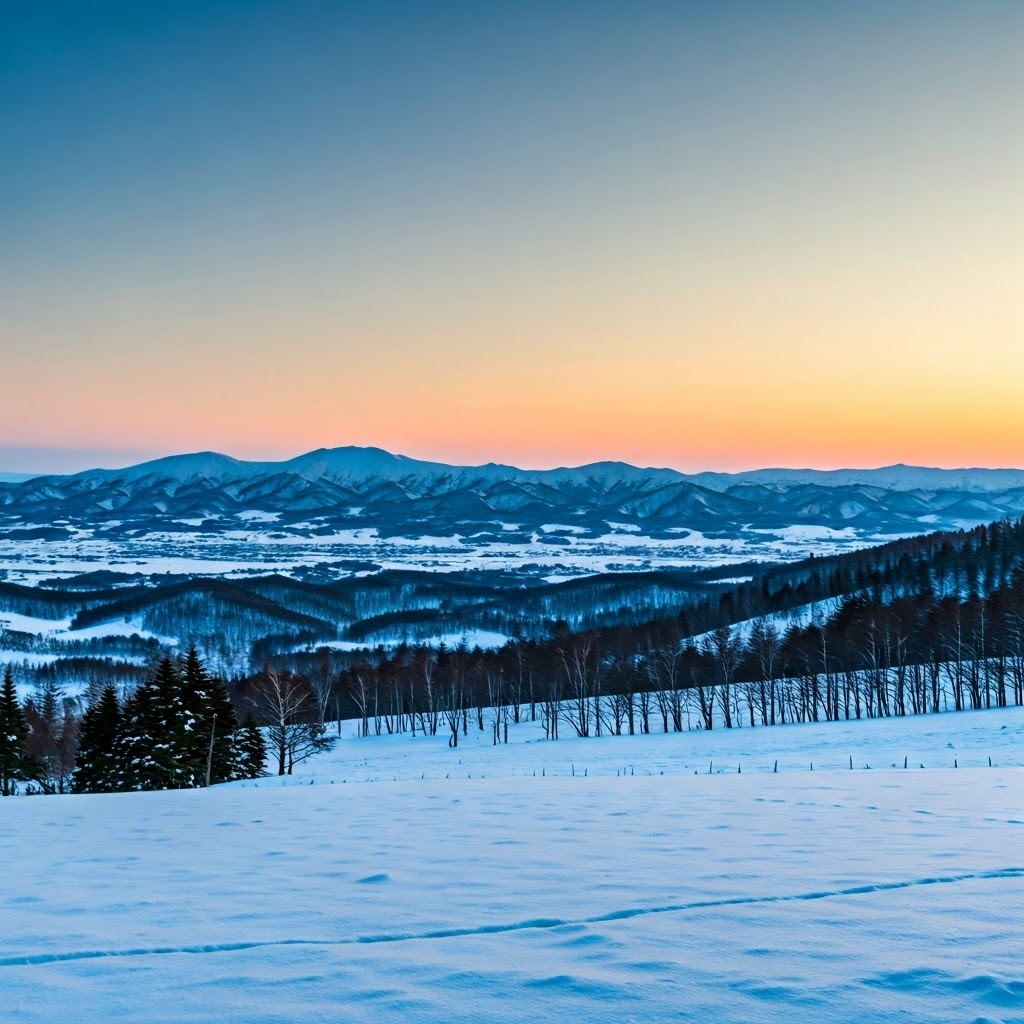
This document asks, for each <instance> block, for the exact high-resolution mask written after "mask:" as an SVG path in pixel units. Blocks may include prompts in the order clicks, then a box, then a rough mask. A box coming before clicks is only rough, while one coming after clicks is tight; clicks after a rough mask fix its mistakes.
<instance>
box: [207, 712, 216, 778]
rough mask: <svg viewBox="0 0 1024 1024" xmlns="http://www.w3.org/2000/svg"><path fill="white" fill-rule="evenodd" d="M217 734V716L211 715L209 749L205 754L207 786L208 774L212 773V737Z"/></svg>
mask: <svg viewBox="0 0 1024 1024" xmlns="http://www.w3.org/2000/svg"><path fill="white" fill-rule="evenodd" d="M216 734H217V716H216V715H214V716H213V721H212V722H211V723H210V750H209V752H208V753H207V755H206V785H207V788H209V785H210V775H211V774H212V773H213V737H214V736H215V735H216Z"/></svg>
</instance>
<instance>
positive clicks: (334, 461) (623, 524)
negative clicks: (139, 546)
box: [0, 447, 1024, 537]
mask: <svg viewBox="0 0 1024 1024" xmlns="http://www.w3.org/2000/svg"><path fill="white" fill-rule="evenodd" d="M1022 513H1024V471H1022V470H1017V469H952V470H947V469H930V468H924V467H915V466H887V467H884V468H881V469H870V470H863V469H841V470H810V469H761V470H754V471H751V472H745V473H696V474H689V475H688V474H684V473H680V472H678V471H676V470H673V469H658V468H640V467H636V466H631V465H628V464H626V463H621V462H599V463H594V464H592V465H587V466H579V467H576V468H563V469H551V470H523V469H518V468H516V467H514V466H502V465H496V464H494V463H488V464H487V465H483V466H451V465H446V464H444V463H436V462H425V461H421V460H418V459H411V458H407V457H405V456H402V455H393V454H391V453H390V452H386V451H384V450H382V449H380V448H357V447H345V448H332V449H320V450H318V451H313V452H308V453H307V454H305V455H300V456H298V457H297V458H294V459H288V460H285V461H281V462H246V461H242V460H239V459H233V458H230V457H229V456H226V455H220V454H218V453H216V452H200V453H196V454H191V455H175V456H170V457H168V458H163V459H157V460H155V461H152V462H145V463H142V464H140V465H137V466H130V467H127V468H124V469H95V470H88V471H86V472H82V473H76V474H73V475H69V476H43V477H35V478H32V479H29V480H13V481H6V482H2V483H0V516H3V517H4V520H5V521H4V520H0V529H2V528H3V526H7V527H8V528H10V527H12V526H17V527H19V528H21V527H25V526H28V525H31V526H34V527H49V526H51V525H52V524H53V523H54V522H57V521H62V522H65V523H67V524H70V525H72V526H77V527H82V528H89V527H92V526H95V525H97V524H100V523H106V524H110V523H111V521H115V525H114V526H113V527H110V526H109V525H108V528H112V529H115V530H123V531H129V530H131V531H136V532H139V531H143V532H144V531H151V530H154V529H159V528H161V526H165V525H167V524H168V523H169V522H174V521H180V520H187V521H190V522H191V521H199V520H202V521H203V522H204V530H205V531H206V532H210V531H214V532H216V531H218V530H225V531H226V530H234V529H237V528H238V525H239V520H240V517H241V519H242V520H243V521H244V522H245V523H246V525H247V528H250V529H265V530H270V529H274V530H280V529H285V530H287V529H295V528H297V527H298V524H304V525H308V523H309V521H310V520H311V519H315V520H316V522H317V529H318V530H319V531H320V532H324V531H328V530H330V529H346V530H351V529H364V528H371V529H375V530H377V531H378V532H379V533H380V535H381V536H409V537H418V536H426V535H433V536H453V535H459V536H463V537H464V536H467V535H468V534H472V533H473V532H474V531H475V532H477V533H480V532H493V531H495V530H496V529H497V530H498V531H499V532H500V531H501V530H502V529H507V525H511V526H512V527H514V528H515V529H517V530H519V531H527V532H530V531H537V530H540V529H542V528H543V527H545V526H552V525H556V526H557V525H559V524H564V525H567V526H569V527H572V530H573V531H574V532H575V533H577V534H579V535H581V536H582V535H590V536H601V535H602V534H603V533H607V532H608V530H609V528H610V527H609V524H610V523H612V524H618V525H617V528H621V529H625V530H634V531H639V532H642V533H643V534H645V535H649V536H664V537H668V536H671V535H673V534H678V533H679V532H680V531H684V530H701V531H705V532H706V531H719V532H720V531H727V532H728V531H736V530H742V529H754V530H756V529H770V530H780V529H786V528H789V527H794V526H805V527H806V526H810V527H827V528H831V529H847V528H851V527H852V528H855V529H856V530H858V531H862V532H863V531H870V532H872V533H875V534H886V533H889V534H892V533H914V532H925V531H927V530H933V529H959V528H964V527H971V526H974V525H976V524H978V523H982V522H989V521H992V520H994V519H997V518H1000V517H1002V516H1009V517H1014V516H1019V515H1021V514H1022ZM503 524H506V525H504V526H503Z"/></svg>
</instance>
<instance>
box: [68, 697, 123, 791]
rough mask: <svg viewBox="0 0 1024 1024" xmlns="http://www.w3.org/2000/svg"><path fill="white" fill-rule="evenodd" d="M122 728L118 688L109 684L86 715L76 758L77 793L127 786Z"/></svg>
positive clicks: (75, 780)
mask: <svg viewBox="0 0 1024 1024" xmlns="http://www.w3.org/2000/svg"><path fill="white" fill-rule="evenodd" d="M122 731H123V719H122V712H121V705H120V704H119V702H118V699H117V691H116V690H115V689H114V687H113V686H112V685H108V686H106V687H105V688H104V689H103V691H102V692H101V693H100V696H99V699H98V700H96V701H95V702H94V703H92V704H90V705H89V707H88V709H87V710H86V712H85V714H84V715H83V716H82V724H81V726H80V731H79V745H78V756H77V758H76V761H75V778H74V790H75V792H76V793H113V792H116V791H117V790H119V789H121V788H123V784H124V772H123V769H122V764H121V756H122V753H123V751H122V747H121V740H122Z"/></svg>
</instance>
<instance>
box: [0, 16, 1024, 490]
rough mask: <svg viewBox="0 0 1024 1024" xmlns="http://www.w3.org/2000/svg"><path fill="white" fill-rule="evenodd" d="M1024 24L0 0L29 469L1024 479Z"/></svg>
mask: <svg viewBox="0 0 1024 1024" xmlns="http://www.w3.org/2000/svg"><path fill="white" fill-rule="evenodd" d="M1022 54H1024V4H1022V3H1020V2H1017V0H1005V2H987V0H963V2H960V3H946V2H942V0H922V2H920V3H903V2H898V0H885V2H879V3H871V2H864V3H855V4H833V3H821V2H819V0H815V2H808V3H785V2H773V3H770V4H768V3H762V2H756V3H730V2H728V0H725V2H717V0H716V2H713V3H712V2H708V3H684V2H676V3H648V2H638V3H602V2H599V0H586V2H578V3H568V2H557V0H553V2H548V3H530V2H493V3H491V2H487V3H483V2H469V3H445V2H430V3H428V2H416V3H412V2H410V3H393V2H373V3H365V4H363V3H354V2H347V3H341V2H324V3H314V2H307V0H287V2H283V0H282V2H259V0H255V2H254V0H247V2H244V3H226V2H219V3H218V2H215V0H207V2H190V0H173V2H162V0H145V2H143V3H139V2H137V0H129V2H124V3H108V2H104V0H90V2H89V3H81V2H80V0H67V2H61V3H55V2H47V0H0V139H2V145H0V152H2V158H0V470H32V471H44V470H53V471H64V470H72V469H80V468H84V467H85V466H87V465H91V464H95V463H107V464H117V463H124V462H129V461H133V460H136V459H138V458H141V457H144V456H151V455H162V454H167V453H170V452H179V451H193V450H199V449H216V450H220V451H226V452H228V453H230V454H233V455H236V456H240V457H253V458H271V457H285V456H290V455H294V454H297V453H299V452H301V451H305V450H308V449H312V448H317V447H321V446H333V445H339V444H374V445H380V446H381V447H385V448H388V449H390V450H393V451H399V452H403V453H406V454H410V455H415V456H418V457H423V458H435V459H443V460H447V461H458V462H483V461H488V460H492V459H493V460H496V461H505V462H514V463H517V464H520V465H526V466H550V465H560V464H567V463H579V462H585V461H591V460H596V459H605V458H621V459H626V460H628V461H631V462H634V463H638V464H643V465H650V464H660V465H672V466H676V467H678V468H681V469H684V470H700V469H723V470H727V469H741V468H750V467H755V466H764V465H800V466H806V465H813V466H819V467H826V468H827V467H835V466H841V465H853V466H870V465H882V464H887V463H893V462H899V461H902V462H911V463H918V464H929V465H944V466H957V465H989V466H999V465H1017V466H1019V465H1024V58H1022Z"/></svg>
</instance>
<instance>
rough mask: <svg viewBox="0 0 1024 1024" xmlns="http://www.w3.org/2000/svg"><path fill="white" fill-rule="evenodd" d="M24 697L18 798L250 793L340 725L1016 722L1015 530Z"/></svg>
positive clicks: (1018, 618)
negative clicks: (80, 692) (432, 635)
mask: <svg viewBox="0 0 1024 1024" xmlns="http://www.w3.org/2000/svg"><path fill="white" fill-rule="evenodd" d="M602 582H603V578H602ZM276 585H277V584H275V586H276ZM209 592H210V593H216V588H211V589H210V591H209ZM599 593H602V594H603V595H604V596H606V592H605V591H599ZM46 599H50V598H49V596H47V597H46ZM262 599H263V600H266V598H262ZM254 603H256V604H258V603H259V599H254ZM295 614H296V615H304V614H306V612H305V611H303V612H296V613H295ZM13 676H14V674H13V671H12V670H11V669H10V667H8V670H7V673H6V677H5V682H4V687H3V690H2V699H0V787H2V791H3V793H4V794H5V795H6V794H8V793H10V792H14V791H16V790H17V789H18V788H19V786H21V787H22V790H23V791H30V792H38V793H47V792H67V791H71V790H76V789H77V790H80V791H93V790H128V789H139V788H171V787H177V786H201V785H207V784H212V783H215V782H220V781H230V780H231V779H233V778H243V777H252V776H254V775H259V774H261V773H262V772H263V771H264V770H265V767H266V765H265V762H266V761H267V759H268V758H269V768H270V770H272V771H275V772H277V773H278V774H286V773H289V772H290V771H291V770H292V768H293V767H294V765H295V764H296V763H298V762H299V761H302V760H304V759H305V758H307V757H310V756H312V755H313V754H315V753H316V752H317V751H319V750H323V749H325V748H326V747H327V746H329V745H330V743H331V742H332V737H331V725H332V723H333V722H339V721H340V720H342V719H355V720H357V721H358V722H359V724H360V730H359V731H360V733H361V735H364V736H369V735H382V734H386V733H387V734H393V733H404V732H411V733H416V732H421V733H426V734H430V735H438V734H439V733H440V734H441V735H444V736H447V739H448V744H449V745H450V746H451V747H453V748H457V747H458V743H459V739H460V736H463V737H464V736H465V735H466V734H467V733H468V731H469V730H470V729H477V730H489V731H490V734H491V738H492V741H493V742H494V743H495V744H497V743H502V742H506V741H507V739H508V729H509V726H510V725H512V724H515V723H517V722H520V721H522V720H523V718H524V717H527V716H528V717H529V718H530V719H531V720H533V721H542V722H543V726H544V734H545V736H546V737H547V738H548V739H549V740H557V739H558V738H559V736H560V735H566V734H568V735H573V736H578V737H588V736H601V735H607V734H614V735H623V734H637V733H649V732H652V731H661V732H683V731H687V730H690V729H714V728H726V729H729V728H739V727H754V726H771V725H775V724H784V723H787V722H806V721H815V722H818V721H836V720H839V719H859V718H874V717H889V716H903V715H914V714H929V713H938V712H946V711H960V710H965V709H978V708H984V707H1004V706H1007V705H1008V704H1011V703H1012V704H1015V705H1022V704H1024V520H1018V521H1016V522H1011V521H1008V520H1004V521H1000V522H997V523H993V524H992V525H990V526H982V527H978V528H976V529H974V530H971V531H967V532H957V533H938V534H932V535H928V536H925V537H918V538H912V539H906V540H900V541H898V542H895V543H892V544H887V545H883V546H880V547H877V548H872V549H867V550H863V551H858V552H854V553H847V554H843V555H840V556H836V557H833V558H812V559H808V560H807V561H805V562H802V563H798V564H795V565H789V566H782V567H779V566H776V567H771V568H768V569H766V570H764V571H761V572H758V571H756V568H755V571H754V573H753V574H752V576H751V579H750V582H745V583H740V584H733V585H729V586H727V587H724V588H723V587H719V588H718V589H717V590H715V589H712V590H705V592H704V593H702V594H696V595H695V594H692V593H691V594H688V596H687V599H686V601H685V602H681V603H680V606H679V607H677V608H676V609H675V610H674V613H673V614H662V615H659V616H657V617H650V618H648V619H646V620H645V621H642V622H630V621H627V622H619V623H617V624H614V625H607V626H602V627H594V628H584V629H579V628H574V626H573V625H572V624H570V623H569V622H568V621H566V620H565V619H560V620H553V621H549V622H547V623H546V627H545V629H544V631H543V633H542V634H539V635H532V636H527V637H520V638H517V639H512V640H510V641H509V642H508V643H506V644H505V645H504V646H503V647H501V648H499V649H494V650H483V649H481V648H479V647H477V648H472V649H471V648H470V647H469V645H468V644H466V643H461V644H457V645H454V646H446V645H445V644H440V645H438V646H432V645H427V644H408V643H402V644H400V645H398V646H397V647H392V648H386V647H383V646H379V647H377V648H376V649H369V648H364V649H358V650H337V649H335V648H332V647H329V646H319V647H317V646H315V645H311V646H310V647H308V648H307V649H304V650H299V651H290V652H287V653H281V652H278V653H274V654H269V655H268V657H267V658H266V659H265V661H264V663H263V664H262V665H261V667H260V668H259V670H258V671H251V672H247V673H244V674H237V675H235V676H232V677H230V678H228V679H226V680H225V679H222V678H219V677H218V676H217V675H216V674H214V673H212V672H211V671H209V670H208V668H207V665H206V663H205V662H204V660H203V659H202V657H201V655H200V653H199V652H198V651H197V648H196V647H195V645H192V646H190V647H189V648H188V649H187V650H186V651H185V652H184V653H183V654H180V655H177V656H176V655H173V654H172V653H171V652H168V651H163V652H161V653H160V654H159V655H158V656H156V657H154V658H153V659H152V660H151V662H150V663H149V665H148V666H147V667H146V668H145V669H144V675H143V679H142V681H141V682H137V681H135V680H133V679H125V678H124V677H123V675H120V674H118V672H116V671H111V672H110V673H108V674H106V675H104V674H103V672H102V670H101V669H96V674H95V676H94V678H93V679H92V681H91V682H90V685H89V687H88V690H87V691H86V693H85V695H84V698H83V699H82V700H75V699H73V698H69V697H67V696H66V695H65V693H64V692H63V691H62V690H61V688H60V686H59V684H58V683H57V682H55V681H54V680H47V679H45V678H44V679H43V680H42V682H38V681H37V684H36V687H35V689H34V691H33V692H32V693H31V694H30V695H29V696H28V697H27V698H25V699H24V700H19V698H18V694H17V690H16V688H15V684H14V678H13ZM339 732H340V730H339ZM97 765H99V767H97Z"/></svg>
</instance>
